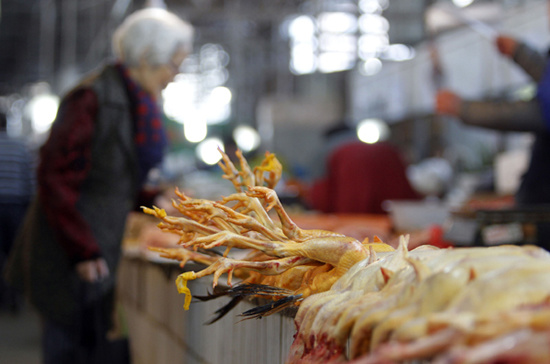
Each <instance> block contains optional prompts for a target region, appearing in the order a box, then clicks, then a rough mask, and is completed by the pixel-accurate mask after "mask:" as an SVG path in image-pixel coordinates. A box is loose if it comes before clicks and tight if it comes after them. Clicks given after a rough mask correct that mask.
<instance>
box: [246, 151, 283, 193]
mask: <svg viewBox="0 0 550 364" xmlns="http://www.w3.org/2000/svg"><path fill="white" fill-rule="evenodd" d="M265 173H267V178H266V177H265ZM282 175H283V166H282V165H281V163H280V162H279V160H278V159H277V157H275V154H273V153H269V152H266V153H265V158H264V160H263V161H262V163H261V164H260V165H259V166H257V167H255V168H254V177H255V178H256V184H255V185H256V186H262V185H263V183H264V180H265V182H266V183H267V187H269V188H275V186H276V185H277V183H278V182H279V180H280V179H281V176H282ZM248 186H254V185H253V184H249V185H248Z"/></svg>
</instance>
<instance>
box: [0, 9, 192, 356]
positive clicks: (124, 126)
mask: <svg viewBox="0 0 550 364" xmlns="http://www.w3.org/2000/svg"><path fill="white" fill-rule="evenodd" d="M192 38H193V28H192V27H191V26H190V25H189V24H187V23H186V22H184V21H182V20H181V19H179V18H178V17H177V16H175V15H174V14H172V13H169V12H167V11H165V10H161V9H145V10H141V11H138V12H136V13H134V14H132V15H130V16H129V17H128V18H127V19H126V20H125V21H124V22H123V24H122V25H121V26H120V27H119V28H118V29H117V30H116V32H115V34H114V36H113V50H114V53H115V56H116V58H117V61H116V63H114V64H108V65H106V66H105V67H103V68H102V69H101V70H100V71H99V72H98V73H97V74H94V75H93V76H91V77H88V78H86V79H85V80H84V81H83V82H82V83H81V84H80V85H78V86H77V87H76V88H75V89H74V90H72V91H71V92H69V93H68V94H67V95H66V96H65V97H64V99H63V101H62V103H61V106H60V108H59V111H58V115H57V119H56V121H55V123H54V125H53V127H52V130H51V134H50V136H49V139H48V140H47V142H46V143H45V144H44V146H43V147H42V148H41V150H40V163H39V167H38V172H37V180H38V191H37V195H36V198H35V200H34V202H33V203H32V206H31V207H30V208H29V212H28V214H27V216H26V219H25V222H24V226H23V229H22V230H21V233H20V235H19V236H18V239H17V241H16V247H15V249H14V253H13V255H12V256H11V259H10V262H9V267H8V272H7V273H8V274H7V277H8V280H9V281H10V282H12V283H13V285H15V286H17V287H19V288H21V289H23V290H24V292H26V294H27V295H28V298H29V300H30V302H31V303H32V304H33V306H34V307H36V309H37V310H38V311H39V313H40V314H41V316H42V317H43V319H44V320H43V321H44V332H43V335H44V339H43V350H44V361H45V363H56V364H60V363H80V362H81V361H80V360H82V358H85V359H86V361H82V362H89V361H87V360H90V361H91V362H107V361H105V359H102V358H100V357H98V355H109V353H108V352H106V351H105V350H103V349H105V348H106V347H107V346H106V345H102V344H103V343H105V342H106V341H105V334H106V332H107V331H108V329H109V323H110V317H111V308H112V303H113V291H114V285H115V275H116V268H117V264H118V261H119V256H120V244H121V240H122V235H123V231H124V226H125V220H126V217H127V215H128V213H129V212H130V211H131V210H132V209H134V208H135V207H136V204H137V203H139V202H140V195H141V193H140V192H141V191H142V187H143V184H144V182H145V180H146V178H147V174H148V172H149V170H150V169H151V168H153V167H154V166H155V165H157V164H158V163H160V162H161V159H162V156H163V152H164V149H165V147H166V137H165V134H164V130H163V125H162V121H161V114H160V112H159V110H158V107H157V99H158V97H159V95H160V93H161V91H162V90H163V89H164V88H165V87H166V85H167V84H168V83H169V82H171V81H172V79H173V78H174V76H175V75H176V73H177V71H178V68H179V66H180V64H181V62H182V61H183V60H184V58H185V57H186V56H187V55H188V54H189V52H190V51H191V47H192ZM94 317H95V318H94ZM93 360H95V361H93Z"/></svg>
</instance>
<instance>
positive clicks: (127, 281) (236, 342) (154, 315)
mask: <svg viewBox="0 0 550 364" xmlns="http://www.w3.org/2000/svg"><path fill="white" fill-rule="evenodd" d="M181 271H182V270H181V268H179V266H177V265H174V264H171V263H163V262H153V261H150V260H148V259H146V258H144V257H141V256H131V255H126V256H125V257H124V258H123V259H122V262H121V265H120V270H119V289H118V292H119V301H120V303H121V306H122V308H123V311H124V313H125V319H126V326H127V328H128V332H129V338H130V347H131V355H132V360H133V363H134V364H153V363H154V364H164V363H166V364H168V363H170V364H180V363H193V364H194V363H211V364H218V363H224V364H225V363H228V364H229V363H234V364H247V363H251V364H257V363H265V364H271V363H273V364H279V363H284V361H285V358H286V356H287V353H288V351H289V348H290V345H291V344H292V340H293V335H294V333H295V328H294V320H293V319H292V318H290V317H287V316H283V315H279V314H276V315H272V316H269V317H266V318H262V319H250V320H244V321H242V317H240V316H238V315H239V314H240V313H242V312H244V311H246V310H248V309H250V308H252V307H254V306H253V305H252V304H251V303H249V302H241V303H240V304H239V305H237V307H236V308H234V309H233V310H231V311H230V312H229V313H228V314H227V315H226V316H225V317H224V318H222V319H220V320H219V321H217V322H215V323H213V324H212V325H205V323H206V322H207V321H209V320H210V319H212V318H213V317H214V313H215V311H216V310H217V309H218V308H220V307H221V306H223V305H225V304H226V303H227V302H228V301H229V298H227V297H222V298H218V299H215V300H212V301H208V302H200V301H196V302H195V301H193V303H192V304H191V308H190V309H189V310H188V311H185V310H184V309H183V302H184V295H180V294H178V293H177V290H176V286H175V280H176V277H177V275H178V274H179V273H180V272H181ZM211 282H212V281H211V280H210V279H208V277H207V278H203V279H200V280H197V281H191V282H189V285H188V286H189V288H190V289H191V292H192V293H193V295H205V294H206V293H207V292H208V291H211V290H212V286H211Z"/></svg>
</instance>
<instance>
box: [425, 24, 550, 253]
mask: <svg viewBox="0 0 550 364" xmlns="http://www.w3.org/2000/svg"><path fill="white" fill-rule="evenodd" d="M496 46H497V48H498V50H499V51H500V53H502V54H503V55H504V56H506V57H508V58H511V59H512V60H514V61H515V62H516V63H517V64H518V65H519V66H521V67H522V68H523V69H524V70H525V71H526V72H527V73H528V74H529V75H530V76H531V77H532V78H533V80H535V81H536V82H537V83H538V93H537V97H536V98H534V99H533V100H530V101H513V102H512V101H467V100H463V99H462V98H461V97H459V96H458V95H456V94H455V93H453V92H451V91H448V90H444V91H441V92H439V93H438V94H437V96H436V112H437V113H439V114H446V115H452V116H456V117H458V118H459V119H460V120H462V121H463V122H464V123H465V124H468V125H475V126H480V127H485V128H491V129H495V130H501V131H520V132H521V131H525V132H532V133H534V135H535V141H534V144H533V147H532V152H531V161H530V163H529V167H528V169H527V172H526V173H525V174H524V176H523V178H522V182H521V185H520V187H519V190H518V191H517V193H516V196H515V197H516V203H517V205H518V207H532V206H535V205H539V206H540V205H541V204H550V184H549V183H548V181H550V67H549V66H550V63H548V62H547V57H546V56H545V55H542V54H540V53H538V52H536V51H535V50H533V49H531V48H530V47H528V46H527V45H526V44H524V43H522V42H519V41H517V40H516V39H514V38H511V37H508V36H503V35H501V36H499V37H497V39H496ZM538 229H539V231H538V236H539V243H540V244H541V245H544V247H546V248H549V247H550V241H549V239H550V229H549V228H548V224H540V225H539V226H538ZM545 242H547V243H545ZM545 244H548V245H545Z"/></svg>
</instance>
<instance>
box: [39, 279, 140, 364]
mask: <svg viewBox="0 0 550 364" xmlns="http://www.w3.org/2000/svg"><path fill="white" fill-rule="evenodd" d="M96 288H97V287H94V285H91V284H87V283H83V284H82V307H81V312H80V315H79V317H78V319H77V320H76V321H75V322H74V323H73V324H72V325H63V324H59V323H56V322H53V321H51V320H48V319H44V321H43V332H42V355H43V364H128V363H129V362H130V359H129V358H130V356H129V348H128V341H127V340H125V339H118V340H109V339H108V338H107V333H108V331H109V329H110V327H111V324H110V323H111V311H112V310H111V308H112V304H111V303H112V299H113V296H112V294H111V293H110V294H107V295H104V294H101V296H100V297H99V296H98V291H97V289H96Z"/></svg>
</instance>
